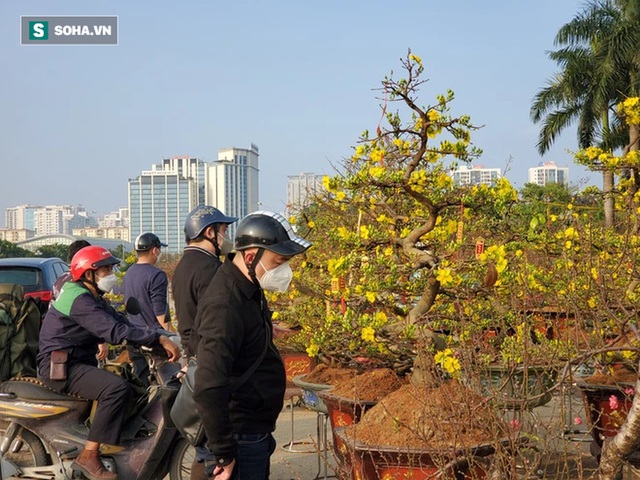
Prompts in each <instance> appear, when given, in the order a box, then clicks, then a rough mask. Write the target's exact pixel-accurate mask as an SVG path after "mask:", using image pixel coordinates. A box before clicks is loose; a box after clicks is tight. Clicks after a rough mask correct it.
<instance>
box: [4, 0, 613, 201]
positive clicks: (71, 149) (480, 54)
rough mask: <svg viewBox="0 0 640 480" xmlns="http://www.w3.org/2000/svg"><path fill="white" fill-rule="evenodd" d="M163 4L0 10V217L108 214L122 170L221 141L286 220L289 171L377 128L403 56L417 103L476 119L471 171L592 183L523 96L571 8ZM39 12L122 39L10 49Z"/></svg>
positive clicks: (547, 71)
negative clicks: (563, 171)
mask: <svg viewBox="0 0 640 480" xmlns="http://www.w3.org/2000/svg"><path fill="white" fill-rule="evenodd" d="M174 7H175V5H174V4H173V3H169V2H162V1H161V2H155V3H154V4H153V8H149V7H148V6H146V5H144V2H136V3H131V2H119V1H116V2H110V3H108V4H92V5H90V6H88V5H87V4H86V3H85V2H80V1H78V0H59V1H58V2H55V3H51V2H45V1H43V0H34V1H32V2H29V5H28V9H27V7H26V6H25V5H24V4H23V3H22V2H11V1H9V2H3V3H2V4H1V5H0V14H1V15H0V25H1V26H2V28H1V29H0V53H2V54H3V58H5V64H6V65H7V68H6V71H7V75H6V77H5V79H4V80H5V81H4V84H3V86H4V88H3V89H2V91H0V103H1V104H2V106H3V108H2V110H1V111H2V113H1V114H0V145H2V147H0V158H1V159H2V162H3V165H7V166H8V170H9V172H8V175H7V178H8V181H5V185H4V186H3V196H2V198H1V199H0V209H2V210H4V208H6V207H9V206H11V205H17V204H21V203H31V204H47V203H52V204H69V203H75V202H78V201H82V202H83V203H84V204H85V206H86V207H87V210H90V211H93V210H97V211H98V212H99V213H100V214H104V213H106V212H109V211H113V210H115V209H117V208H118V207H119V206H122V205H123V204H124V199H125V198H126V195H127V184H126V182H123V181H122V179H123V178H124V179H126V178H131V177H134V176H135V175H137V174H138V172H140V171H141V170H142V169H143V168H147V166H148V165H150V164H152V163H154V162H156V161H159V159H161V158H166V157H167V156H168V157H172V156H174V155H182V154H189V156H193V157H197V158H201V159H203V160H204V161H213V160H215V159H216V155H215V152H216V150H217V149H219V148H220V147H224V146H225V145H248V144H250V143H251V142H253V143H255V144H257V145H260V150H261V151H260V154H261V170H260V174H259V176H260V185H261V189H260V194H259V202H260V204H261V205H262V206H263V208H266V209H270V210H276V211H281V210H283V209H284V207H285V205H286V194H287V190H286V184H287V175H294V174H297V173H300V172H315V173H318V174H332V173H333V172H334V166H339V164H340V162H341V161H342V159H344V158H347V157H349V155H350V154H351V152H352V149H351V147H353V146H355V145H357V142H358V138H359V135H360V133H361V132H362V131H364V130H369V131H375V128H376V125H377V123H378V122H379V120H380V104H381V100H379V99H377V98H376V97H379V96H380V92H379V91H376V90H375V89H377V88H379V86H380V80H381V79H382V78H383V77H384V76H385V75H388V74H389V72H390V71H392V70H393V71H396V72H398V71H399V67H400V64H399V59H400V58H401V57H404V56H405V55H406V52H407V49H408V48H411V49H412V51H413V52H414V53H416V54H417V55H419V56H421V57H422V59H423V62H424V65H425V78H428V79H429V82H428V83H427V84H425V85H423V88H422V90H421V92H420V97H419V98H420V102H421V103H423V104H428V103H430V102H433V101H434V99H435V96H436V95H437V94H440V93H444V92H446V90H447V89H448V88H451V89H452V90H453V91H454V92H455V94H456V100H455V101H454V103H453V105H452V108H453V110H452V113H454V114H468V115H470V117H471V119H472V121H473V123H474V124H476V125H478V126H482V127H483V128H481V129H480V130H478V131H475V132H474V133H473V136H472V139H473V142H474V144H476V145H477V146H478V147H480V148H482V149H484V152H485V153H484V155H483V156H482V157H481V158H480V159H478V161H479V162H481V163H484V164H485V165H487V166H488V167H492V168H499V169H500V170H501V171H502V172H503V174H506V176H507V178H509V179H511V180H512V183H513V184H514V185H515V186H516V188H521V187H522V186H523V185H524V183H525V182H526V178H527V169H528V168H529V167H530V166H532V165H536V164H537V163H539V162H540V161H542V160H544V161H547V160H554V161H556V163H557V164H558V165H568V166H570V167H571V168H572V182H573V183H576V184H578V183H581V184H582V185H583V186H584V182H582V179H584V178H587V179H588V181H590V182H592V183H593V184H596V185H599V184H600V178H599V176H598V175H595V174H591V173H588V172H586V171H585V170H584V169H581V167H578V166H575V167H574V165H575V164H574V163H573V162H572V160H571V158H572V157H571V154H570V153H567V150H576V149H577V148H576V140H575V130H572V129H570V130H569V131H567V133H565V134H563V135H562V136H561V137H560V138H559V140H558V142H557V144H556V145H555V146H554V147H553V148H552V150H551V151H550V152H549V154H548V155H545V156H544V157H540V156H539V155H538V153H537V151H536V148H535V144H536V141H537V135H538V131H539V126H538V125H534V124H533V123H532V122H531V121H530V119H529V109H530V105H531V101H532V99H533V97H534V95H535V94H536V93H537V91H538V90H539V89H540V88H542V87H543V86H544V85H545V82H546V80H547V79H548V78H550V77H551V76H552V75H553V73H554V72H555V71H556V70H557V69H556V66H555V64H554V63H553V62H552V61H551V60H549V59H548V57H547V55H546V51H549V50H553V49H554V45H553V39H554V36H555V34H556V33H557V31H558V29H559V28H560V27H561V26H562V25H563V24H565V23H566V22H568V21H570V20H571V19H572V18H573V17H574V16H575V15H576V14H577V13H578V12H579V11H580V10H581V8H582V4H581V2H580V1H578V0H569V1H566V2H561V3H557V2H552V1H551V0H541V2H536V3H535V4H527V3H525V4H507V5H505V4H502V3H500V4H499V3H498V2H464V3H463V7H464V8H459V6H456V5H454V4H451V3H450V2H449V3H447V2H435V3H434V2H415V1H410V0H401V1H400V2H399V3H397V4H395V5H394V9H393V10H394V12H396V13H397V14H396V15H395V16H394V15H389V12H390V10H389V8H390V7H389V5H388V4H385V3H383V2H381V1H379V0H373V1H372V2H371V3H370V4H368V8H362V7H361V6H359V5H356V4H355V3H349V2H347V3H344V2H336V1H333V0H330V1H329V2H324V3H322V4H300V3H297V2H290V1H285V2H282V3H280V4H276V5H270V4H269V5H266V4H265V5H263V4H254V3H249V2H245V1H243V0H240V1H239V2H233V3H232V4H228V5H222V4H218V3H216V2H207V3H204V2H189V3H188V4H184V5H180V8H178V9H176V8H174ZM26 9H27V10H26ZM551 12H552V13H551ZM38 14H48V15H56V14H67V15H69V14H92V15H118V17H119V27H120V28H119V45H118V46H113V47H90V46H89V47H65V46H59V47H53V46H52V47H38V46H24V47H21V46H20V45H19V39H20V32H19V27H20V15H38ZM238 18H241V19H242V32H245V33H244V34H243V33H241V30H240V29H238V28H237V26H238V23H237V19H238ZM212 19H215V22H212ZM453 19H455V22H452V20H453ZM162 25H171V31H172V32H174V33H175V34H172V35H167V34H166V32H167V30H166V28H164V27H161V26H162ZM452 25H455V28H452ZM247 32H251V34H247ZM376 32H377V33H376ZM380 32H384V33H380ZM510 158H512V159H513V160H511V161H510V160H509V159H510ZM507 167H508V168H510V170H509V171H507V172H505V169H507Z"/></svg>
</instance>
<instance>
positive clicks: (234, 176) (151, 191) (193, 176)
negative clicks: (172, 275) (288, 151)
mask: <svg viewBox="0 0 640 480" xmlns="http://www.w3.org/2000/svg"><path fill="white" fill-rule="evenodd" d="M258 157H259V150H258V147H257V146H256V145H254V144H251V148H249V149H245V148H236V147H230V148H223V149H221V150H219V151H218V160H216V161H214V162H211V163H207V162H204V161H203V160H201V159H198V158H193V157H188V156H176V157H173V158H167V159H164V160H162V162H161V163H158V164H156V165H153V166H152V168H151V170H146V171H143V172H142V173H141V174H140V176H138V177H137V178H134V179H129V187H128V190H129V208H128V211H127V213H128V223H129V239H134V238H136V237H137V236H138V235H139V234H140V233H142V232H153V233H155V234H156V235H158V236H159V237H160V239H161V240H162V241H163V242H165V243H167V244H168V245H169V247H167V250H168V251H169V252H174V253H176V252H181V251H182V249H183V248H184V247H185V241H184V221H185V219H186V218H187V214H188V213H189V212H190V211H191V210H192V209H193V208H195V207H196V206H197V205H212V206H214V207H216V208H219V209H220V210H222V211H223V212H224V213H225V214H226V215H230V216H235V217H238V218H241V217H244V216H245V215H247V214H248V213H250V212H253V211H255V210H257V209H258V193H259V189H258V173H259V169H258ZM125 215H126V214H125V213H124V212H122V214H121V216H122V217H124V216H125ZM228 235H229V236H230V237H232V236H233V225H232V226H231V228H230V229H229V233H228Z"/></svg>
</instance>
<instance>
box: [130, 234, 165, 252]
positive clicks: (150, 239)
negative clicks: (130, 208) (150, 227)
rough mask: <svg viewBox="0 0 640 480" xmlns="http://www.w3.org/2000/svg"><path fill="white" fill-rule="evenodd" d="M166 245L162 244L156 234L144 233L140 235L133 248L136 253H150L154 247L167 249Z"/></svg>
mask: <svg viewBox="0 0 640 480" xmlns="http://www.w3.org/2000/svg"><path fill="white" fill-rule="evenodd" d="M167 246H168V245H167V244H166V243H162V242H161V241H160V239H159V238H158V236H157V235H156V234H155V233H151V232H144V233H141V234H140V235H138V238H136V242H135V244H134V246H133V248H134V249H135V251H136V252H148V251H149V250H151V249H152V248H154V247H158V248H160V247H167Z"/></svg>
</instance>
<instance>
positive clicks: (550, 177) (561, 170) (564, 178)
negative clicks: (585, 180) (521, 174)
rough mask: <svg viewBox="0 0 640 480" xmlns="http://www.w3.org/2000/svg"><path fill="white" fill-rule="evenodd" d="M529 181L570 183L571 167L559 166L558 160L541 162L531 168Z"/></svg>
mask: <svg viewBox="0 0 640 480" xmlns="http://www.w3.org/2000/svg"><path fill="white" fill-rule="evenodd" d="M529 183H535V184H536V185H543V186H544V185H546V184H547V183H561V184H564V185H569V167H558V166H557V165H556V162H540V163H539V164H538V166H537V167H533V168H530V169H529Z"/></svg>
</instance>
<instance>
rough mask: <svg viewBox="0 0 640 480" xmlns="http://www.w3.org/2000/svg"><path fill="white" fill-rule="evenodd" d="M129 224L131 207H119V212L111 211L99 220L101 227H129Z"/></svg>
mask: <svg viewBox="0 0 640 480" xmlns="http://www.w3.org/2000/svg"><path fill="white" fill-rule="evenodd" d="M128 226H129V209H128V208H127V207H122V208H119V209H118V211H117V212H109V213H107V214H105V215H104V216H103V217H102V218H101V219H100V220H99V222H98V227H100V228H114V227H128Z"/></svg>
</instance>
